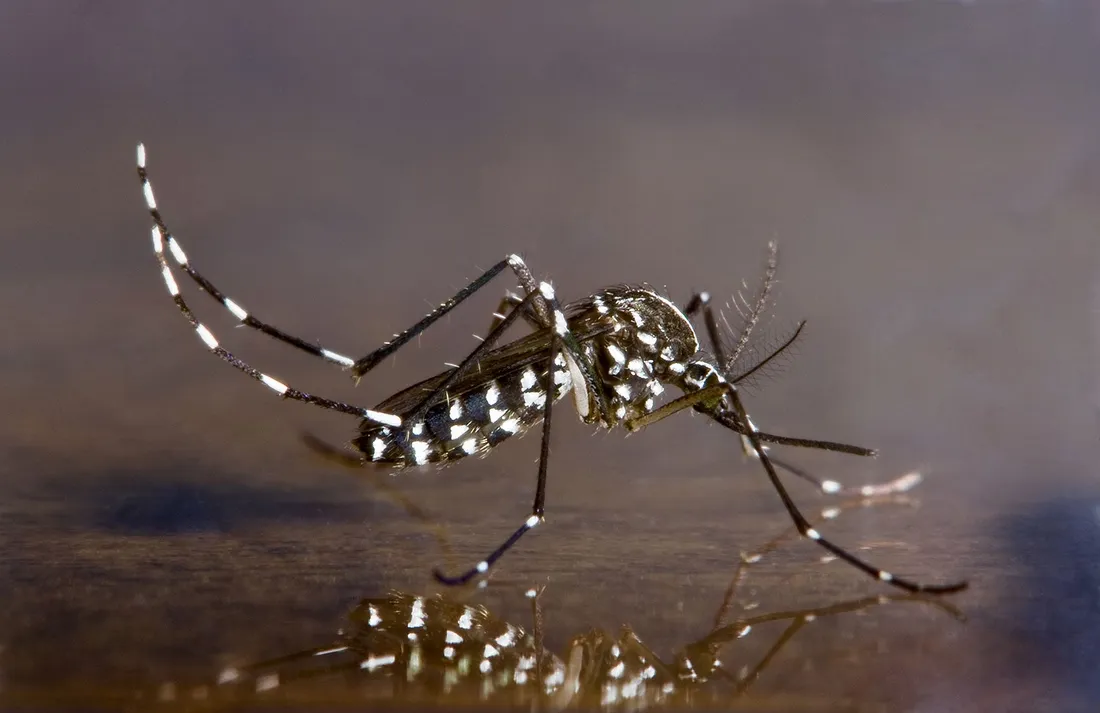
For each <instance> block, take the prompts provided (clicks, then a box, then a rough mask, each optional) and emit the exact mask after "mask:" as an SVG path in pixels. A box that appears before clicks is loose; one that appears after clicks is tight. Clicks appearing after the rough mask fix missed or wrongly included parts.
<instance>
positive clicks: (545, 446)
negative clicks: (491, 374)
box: [433, 306, 558, 586]
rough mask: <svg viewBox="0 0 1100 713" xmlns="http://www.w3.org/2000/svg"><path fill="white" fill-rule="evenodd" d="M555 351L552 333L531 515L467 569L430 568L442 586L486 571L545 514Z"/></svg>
mask: <svg viewBox="0 0 1100 713" xmlns="http://www.w3.org/2000/svg"><path fill="white" fill-rule="evenodd" d="M521 309H523V307H522V306H521V307H518V308H517V309H516V310H514V311H513V312H511V313H510V314H509V315H508V318H514V317H516V316H517V312H519V311H520V310H521ZM505 321H507V318H506V319H505ZM557 352H558V336H557V335H555V337H554V338H552V339H551V340H550V353H549V364H550V368H549V369H547V371H546V394H547V398H546V403H545V405H544V406H543V417H542V419H543V420H542V444H541V448H540V452H539V474H538V480H537V481H536V483H535V500H534V503H533V504H532V505H531V515H530V516H529V517H528V518H527V519H526V520H524V522H523V524H522V525H520V526H519V528H518V529H516V531H515V532H513V533H512V534H511V535H510V536H509V537H508V539H506V540H505V541H504V542H503V543H501V544H500V546H498V547H497V548H496V549H495V550H493V551H492V552H491V553H490V554H489V555H488V556H487V557H486V558H485V559H483V560H481V561H480V562H478V563H477V564H476V565H475V566H473V567H471V568H470V569H468V570H466V571H465V572H463V573H462V574H460V575H458V576H456V577H451V576H448V575H446V574H444V573H443V572H441V571H440V570H438V569H436V570H434V571H433V574H434V575H435V578H436V580H438V581H439V582H440V583H441V584H445V585H448V586H458V585H462V584H466V583H467V582H469V581H470V580H471V579H473V578H474V577H477V576H480V575H483V574H485V573H486V572H488V571H489V569H490V568H491V567H492V566H493V564H494V563H496V561H497V560H499V559H500V558H501V557H502V556H503V555H504V553H505V552H507V551H508V550H510V549H511V548H512V547H513V546H514V545H515V544H516V543H517V542H519V539H520V538H521V537H523V536H524V535H525V534H527V532H529V531H530V530H532V529H534V528H535V527H536V526H538V525H539V523H541V522H542V521H543V516H544V513H545V505H546V471H547V466H548V465H549V462H550V433H551V418H552V416H553V408H554V399H553V394H554V368H553V364H554V359H555V358H556V357H557Z"/></svg>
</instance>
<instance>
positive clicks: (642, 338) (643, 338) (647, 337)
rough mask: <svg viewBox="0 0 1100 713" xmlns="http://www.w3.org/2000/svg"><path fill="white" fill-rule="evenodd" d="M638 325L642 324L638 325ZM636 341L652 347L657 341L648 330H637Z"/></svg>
mask: <svg viewBox="0 0 1100 713" xmlns="http://www.w3.org/2000/svg"><path fill="white" fill-rule="evenodd" d="M638 326H639V327H640V326H642V325H640V324H639V325H638ZM638 341H639V342H641V343H642V344H645V345H646V346H649V347H652V346H653V345H654V344H656V343H657V337H655V336H653V335H652V334H650V333H649V332H638Z"/></svg>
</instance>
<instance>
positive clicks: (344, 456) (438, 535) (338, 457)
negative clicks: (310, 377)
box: [302, 433, 452, 559]
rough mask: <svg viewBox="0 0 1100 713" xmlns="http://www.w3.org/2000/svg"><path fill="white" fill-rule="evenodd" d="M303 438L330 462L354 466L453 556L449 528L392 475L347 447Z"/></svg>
mask: <svg viewBox="0 0 1100 713" xmlns="http://www.w3.org/2000/svg"><path fill="white" fill-rule="evenodd" d="M302 441H303V442H304V443H305V444H306V446H307V447H309V449H310V450H312V451H313V452H314V453H316V454H317V455H319V456H321V457H322V458H324V459H325V460H328V461H331V462H333V463H336V464H338V465H341V466H344V467H345V468H354V469H355V470H356V473H357V475H359V477H360V478H362V479H363V480H365V481H366V483H367V484H368V485H369V486H370V487H371V488H373V489H374V490H375V491H377V492H379V493H381V494H382V495H383V496H385V498H386V499H388V500H390V501H391V502H393V503H395V504H397V505H398V506H399V507H401V508H402V509H403V510H404V511H405V512H406V513H408V515H409V517H411V518H412V519H413V520H416V521H417V522H419V523H420V524H422V525H424V526H425V527H426V528H428V529H429V530H431V531H432V534H433V535H435V539H436V541H437V542H438V543H439V548H440V549H441V550H442V551H443V554H444V556H445V557H446V558H447V559H450V558H451V556H452V550H451V543H450V540H449V539H448V538H447V531H446V528H445V527H444V526H443V525H442V524H440V522H439V518H437V517H436V516H435V515H432V514H431V513H429V512H427V511H426V510H424V509H423V508H421V507H420V506H419V505H417V504H416V503H414V502H413V501H412V500H411V499H410V498H409V497H408V496H407V495H405V494H404V493H402V492H401V491H400V490H399V489H398V488H395V487H394V486H393V485H391V484H390V483H389V477H387V476H386V475H383V474H381V473H379V472H378V471H376V470H374V469H373V468H367V467H365V466H367V465H369V464H368V463H366V461H365V459H364V458H363V455H362V454H361V453H360V454H359V455H358V456H356V455H353V454H351V453H348V452H346V451H344V450H341V449H339V448H337V447H336V446H333V445H331V444H329V443H326V442H325V441H323V440H321V439H320V438H317V437H316V436H314V435H313V434H310V433H305V434H302Z"/></svg>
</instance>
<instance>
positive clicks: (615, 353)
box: [607, 344, 626, 364]
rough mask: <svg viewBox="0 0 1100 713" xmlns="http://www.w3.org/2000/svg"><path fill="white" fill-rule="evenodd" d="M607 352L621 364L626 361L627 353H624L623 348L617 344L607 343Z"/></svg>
mask: <svg viewBox="0 0 1100 713" xmlns="http://www.w3.org/2000/svg"><path fill="white" fill-rule="evenodd" d="M607 353H608V354H610V355H611V358H612V359H614V360H615V361H616V362H618V363H619V364H622V363H624V362H625V361H626V354H624V353H623V350H622V349H619V347H618V346H617V345H615V344H608V345H607Z"/></svg>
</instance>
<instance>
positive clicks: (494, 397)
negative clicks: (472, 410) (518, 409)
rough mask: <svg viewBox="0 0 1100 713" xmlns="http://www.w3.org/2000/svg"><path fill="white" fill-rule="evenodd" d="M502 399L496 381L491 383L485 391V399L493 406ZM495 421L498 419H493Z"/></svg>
mask: <svg viewBox="0 0 1100 713" xmlns="http://www.w3.org/2000/svg"><path fill="white" fill-rule="evenodd" d="M499 399H500V388H499V387H498V386H497V385H496V383H495V382H494V383H492V384H489V388H488V389H487V390H486V391H485V401H486V402H487V403H488V404H489V405H490V406H492V405H493V404H495V403H496V402H497V401H498V400H499ZM493 420H494V421H495V420H496V419H493Z"/></svg>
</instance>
